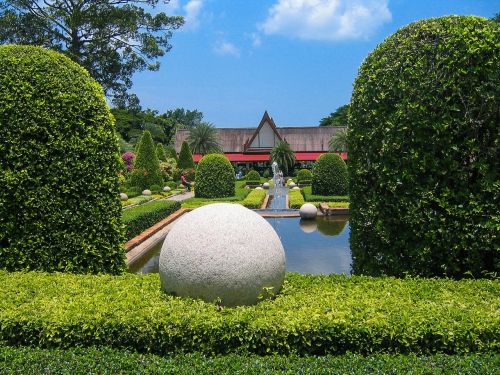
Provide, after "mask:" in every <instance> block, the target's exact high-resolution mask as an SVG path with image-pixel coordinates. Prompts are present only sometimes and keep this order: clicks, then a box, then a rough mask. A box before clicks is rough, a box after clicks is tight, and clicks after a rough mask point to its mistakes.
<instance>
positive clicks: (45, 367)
mask: <svg viewBox="0 0 500 375" xmlns="http://www.w3.org/2000/svg"><path fill="white" fill-rule="evenodd" d="M0 367H1V368H3V369H4V371H5V373H9V374H10V373H18V374H130V373H133V374H176V375H184V374H185V375H192V374H199V375H200V374H201V375H203V374H207V375H208V374H241V375H245V374H248V375H250V374H256V375H261V374H277V373H279V374H281V373H287V374H314V375H321V374H325V375H326V374H328V375H331V374H352V375H366V374H374V373H377V374H413V375H424V374H425V375H430V374H436V375H437V374H469V375H474V374H477V375H480V374H488V373H491V371H492V370H493V369H495V368H499V367H500V355H498V354H468V355H465V356H458V355H445V354H436V355H432V356H422V357H418V356H416V355H387V354H377V355H370V356H366V357H365V356H362V355H359V354H346V355H342V356H322V357H316V356H304V357H299V356H295V355H292V356H276V355H274V356H257V355H237V354H229V355H226V356H216V357H207V356H205V355H202V354H200V353H193V354H180V355H177V356H171V357H161V356H158V355H155V354H140V353H136V352H132V351H125V350H116V349H111V348H85V349H82V348H72V349H68V350H60V349H52V350H48V349H33V348H10V347H0Z"/></svg>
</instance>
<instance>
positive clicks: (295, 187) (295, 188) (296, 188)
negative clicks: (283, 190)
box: [292, 186, 300, 190]
mask: <svg viewBox="0 0 500 375" xmlns="http://www.w3.org/2000/svg"><path fill="white" fill-rule="evenodd" d="M292 190H300V188H299V187H298V186H294V187H293V188H292Z"/></svg>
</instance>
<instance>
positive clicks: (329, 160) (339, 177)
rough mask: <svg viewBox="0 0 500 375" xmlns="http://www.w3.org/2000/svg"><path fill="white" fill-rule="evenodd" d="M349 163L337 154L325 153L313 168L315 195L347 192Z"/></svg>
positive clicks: (313, 190)
mask: <svg viewBox="0 0 500 375" xmlns="http://www.w3.org/2000/svg"><path fill="white" fill-rule="evenodd" d="M347 184H348V181H347V165H346V164H345V161H344V160H342V158H341V157H340V156H339V155H337V154H323V155H321V156H320V157H319V158H318V159H316V162H315V163H314V167H313V170H312V183H311V185H312V193H313V194H315V195H345V194H347Z"/></svg>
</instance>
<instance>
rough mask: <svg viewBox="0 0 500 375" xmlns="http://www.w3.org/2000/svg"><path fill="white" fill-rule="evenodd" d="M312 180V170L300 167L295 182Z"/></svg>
mask: <svg viewBox="0 0 500 375" xmlns="http://www.w3.org/2000/svg"><path fill="white" fill-rule="evenodd" d="M311 180H312V172H311V171H310V170H309V169H301V170H300V171H298V172H297V182H298V183H300V182H301V181H311Z"/></svg>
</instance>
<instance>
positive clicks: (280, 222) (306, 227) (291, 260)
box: [130, 217, 352, 274]
mask: <svg viewBox="0 0 500 375" xmlns="http://www.w3.org/2000/svg"><path fill="white" fill-rule="evenodd" d="M267 220H268V222H269V223H270V224H271V225H272V226H273V227H274V229H275V230H276V232H277V233H278V235H279V237H280V239H281V242H282V243H283V247H284V248H285V256H286V268H287V271H288V272H298V273H302V274H305V273H309V274H330V273H337V274H350V272H351V263H352V257H351V251H350V249H349V232H350V228H349V221H348V218H347V217H317V218H316V220H308V221H304V220H300V219H299V218H269V219H267ZM161 245H162V243H159V244H158V245H157V246H156V247H155V248H154V249H153V250H152V252H151V253H150V254H151V256H150V258H149V259H146V260H144V261H143V262H142V264H135V265H134V266H133V267H131V269H130V272H136V273H151V272H158V260H159V256H160V251H161Z"/></svg>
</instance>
